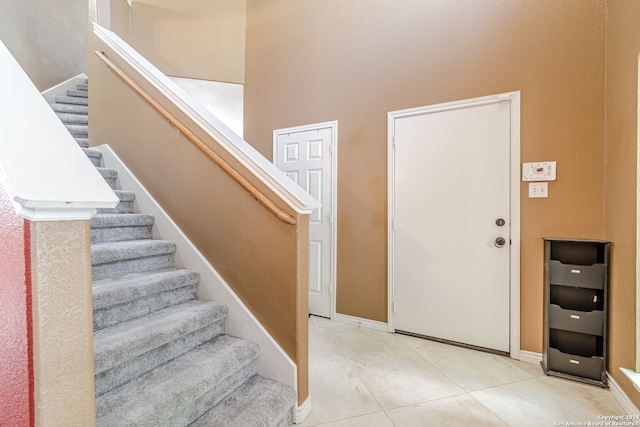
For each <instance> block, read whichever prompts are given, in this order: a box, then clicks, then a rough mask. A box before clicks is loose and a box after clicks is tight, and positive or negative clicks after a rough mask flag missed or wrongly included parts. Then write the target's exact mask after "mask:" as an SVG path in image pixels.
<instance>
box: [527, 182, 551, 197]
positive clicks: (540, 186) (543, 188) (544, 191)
mask: <svg viewBox="0 0 640 427" xmlns="http://www.w3.org/2000/svg"><path fill="white" fill-rule="evenodd" d="M545 197H549V183H548V182H530V183H529V198H530V199H541V198H545Z"/></svg>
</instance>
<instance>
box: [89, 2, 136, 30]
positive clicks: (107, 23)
mask: <svg viewBox="0 0 640 427" xmlns="http://www.w3.org/2000/svg"><path fill="white" fill-rule="evenodd" d="M97 2H98V4H97V7H96V9H97V17H96V22H97V23H98V24H99V25H100V26H102V27H104V28H106V29H108V30H110V29H111V0H97ZM129 6H131V1H129Z"/></svg>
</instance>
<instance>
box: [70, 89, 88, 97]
mask: <svg viewBox="0 0 640 427" xmlns="http://www.w3.org/2000/svg"><path fill="white" fill-rule="evenodd" d="M76 87H77V86H76ZM67 96H72V97H77V98H88V97H89V92H88V91H86V90H78V89H75V90H73V89H71V90H68V91H67Z"/></svg>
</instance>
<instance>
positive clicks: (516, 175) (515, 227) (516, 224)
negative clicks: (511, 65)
mask: <svg viewBox="0 0 640 427" xmlns="http://www.w3.org/2000/svg"><path fill="white" fill-rule="evenodd" d="M500 102H508V103H509V104H510V125H511V135H510V144H511V146H510V165H509V169H510V171H509V175H510V210H511V212H510V214H511V229H510V233H511V245H510V247H509V355H510V356H511V358H513V359H520V91H514V92H506V93H501V94H498V95H490V96H483V97H479V98H471V99H464V100H459V101H453V102H445V103H441V104H434V105H429V106H424V107H416V108H409V109H405V110H397V111H391V112H389V113H387V132H388V133H387V185H388V188H387V191H388V198H387V203H388V205H387V217H388V218H387V236H388V237H387V250H388V253H387V266H388V268H387V274H388V276H387V283H388V286H387V290H388V296H387V301H388V307H387V320H388V322H387V328H388V329H387V330H388V331H389V332H394V331H395V326H394V305H395V304H394V286H395V284H394V282H393V277H394V257H393V254H394V217H395V212H394V208H395V152H394V144H395V121H396V119H401V118H405V117H411V116H418V115H423V114H432V113H438V112H444V111H451V110H457V109H461V108H470V107H478V106H482V105H488V104H495V103H500Z"/></svg>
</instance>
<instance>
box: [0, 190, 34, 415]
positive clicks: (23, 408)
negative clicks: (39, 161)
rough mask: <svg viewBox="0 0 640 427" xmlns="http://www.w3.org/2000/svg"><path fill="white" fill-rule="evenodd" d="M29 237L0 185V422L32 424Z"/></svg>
mask: <svg viewBox="0 0 640 427" xmlns="http://www.w3.org/2000/svg"><path fill="white" fill-rule="evenodd" d="M29 240H30V238H29V223H28V222H27V221H25V220H23V219H21V218H20V217H18V215H17V214H16V212H15V210H14V209H13V206H12V205H11V202H10V200H9V198H8V196H7V193H6V191H5V188H4V187H3V186H2V185H0V361H1V362H0V426H32V425H34V406H33V390H34V389H33V349H32V324H31V268H30V260H31V255H30V247H29Z"/></svg>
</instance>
